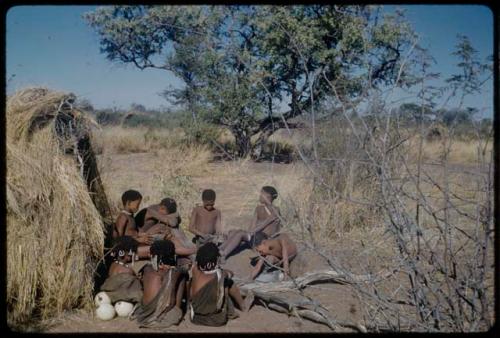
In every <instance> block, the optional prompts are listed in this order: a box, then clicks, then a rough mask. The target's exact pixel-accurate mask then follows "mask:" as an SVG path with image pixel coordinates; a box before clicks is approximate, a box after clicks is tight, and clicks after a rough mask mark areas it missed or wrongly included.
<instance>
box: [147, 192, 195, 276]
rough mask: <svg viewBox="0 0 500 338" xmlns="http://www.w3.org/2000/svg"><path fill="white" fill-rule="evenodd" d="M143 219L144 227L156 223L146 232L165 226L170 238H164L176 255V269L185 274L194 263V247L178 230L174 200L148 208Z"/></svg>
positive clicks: (168, 199)
mask: <svg viewBox="0 0 500 338" xmlns="http://www.w3.org/2000/svg"><path fill="white" fill-rule="evenodd" d="M144 219H145V222H144V227H147V226H151V224H154V222H157V223H156V224H155V225H152V226H151V228H150V229H148V231H150V230H153V229H154V227H157V226H158V225H160V224H164V225H166V226H167V227H166V229H167V230H168V233H169V234H171V236H170V237H168V236H167V237H168V238H167V237H164V238H165V239H170V240H171V241H172V242H173V243H174V245H175V253H176V254H177V255H178V257H177V267H178V268H179V269H180V270H181V271H183V272H184V273H187V272H188V271H189V269H190V268H191V265H192V262H193V261H194V253H195V252H196V246H195V245H194V244H193V243H192V242H191V241H190V240H189V239H188V238H187V236H186V234H185V233H184V231H182V229H181V228H180V223H181V218H180V216H179V213H178V212H177V203H176V202H175V200H174V199H173V198H164V199H163V200H162V201H161V202H160V204H159V205H157V206H150V207H148V208H147V213H146V214H145V217H144ZM148 222H149V223H148ZM162 231H163V230H162Z"/></svg>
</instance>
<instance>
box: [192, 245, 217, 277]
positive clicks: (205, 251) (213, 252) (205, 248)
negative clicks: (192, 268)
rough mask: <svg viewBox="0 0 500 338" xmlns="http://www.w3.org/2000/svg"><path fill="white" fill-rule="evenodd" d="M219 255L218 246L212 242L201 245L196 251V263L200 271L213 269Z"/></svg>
mask: <svg viewBox="0 0 500 338" xmlns="http://www.w3.org/2000/svg"><path fill="white" fill-rule="evenodd" d="M219 257H220V253H219V248H218V247H217V245H215V244H214V243H212V242H208V243H205V244H204V245H202V246H201V247H200V248H199V249H198V252H197V253H196V264H197V265H198V268H199V269H200V270H201V271H209V270H213V269H215V267H216V266H217V260H218V258H219Z"/></svg>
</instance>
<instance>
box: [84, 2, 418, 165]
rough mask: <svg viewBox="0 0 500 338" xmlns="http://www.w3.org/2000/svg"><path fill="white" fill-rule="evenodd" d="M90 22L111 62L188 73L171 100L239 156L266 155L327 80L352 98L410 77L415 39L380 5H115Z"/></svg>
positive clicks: (313, 103)
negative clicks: (219, 131)
mask: <svg viewBox="0 0 500 338" xmlns="http://www.w3.org/2000/svg"><path fill="white" fill-rule="evenodd" d="M85 18H86V20H87V21H88V23H89V24H90V25H91V27H93V28H94V29H95V30H96V31H97V33H98V34H99V37H100V42H101V52H102V53H104V54H106V56H107V58H108V59H110V60H112V61H117V62H124V63H132V64H134V65H135V66H136V67H138V68H139V69H145V68H156V69H161V70H166V71H169V72H172V73H173V74H175V75H176V76H177V77H178V78H180V79H181V80H182V81H183V83H184V87H183V88H180V89H178V88H175V89H167V90H165V91H164V92H163V94H164V96H165V97H166V98H167V99H168V100H170V101H171V102H174V103H176V104H182V105H184V106H185V108H187V110H189V111H190V112H191V114H192V117H193V123H194V125H195V126H196V124H197V122H198V121H201V122H209V123H212V124H216V125H221V126H224V127H226V128H228V129H229V130H230V131H231V132H232V133H233V135H234V136H235V139H236V145H237V149H238V155H239V156H246V155H247V154H249V153H250V152H253V153H254V154H255V155H256V156H259V154H260V152H261V150H262V145H263V144H264V143H265V141H266V140H267V138H268V137H269V136H271V135H272V133H274V132H275V131H276V130H278V129H280V128H284V127H285V126H286V125H288V127H294V126H295V125H294V124H293V123H291V122H290V120H291V119H293V118H294V117H296V116H298V115H301V114H304V113H305V112H308V111H313V110H314V108H315V107H317V106H318V105H320V104H321V102H322V100H323V99H324V98H325V97H326V95H327V93H329V92H330V88H328V85H327V81H326V79H329V80H330V81H335V83H336V84H341V86H340V88H342V90H341V93H340V95H343V96H356V95H359V93H360V92H361V91H362V90H364V89H365V88H367V87H376V86H380V85H388V84H392V83H394V82H395V81H396V79H399V81H400V84H402V83H405V81H406V79H407V77H408V75H409V74H407V72H406V71H404V72H402V73H399V72H398V70H399V69H400V68H399V66H400V65H401V62H402V60H403V55H404V51H405V50H407V49H408V48H409V47H410V45H411V43H412V40H413V38H414V36H413V33H412V31H411V29H410V27H409V25H408V24H407V23H406V21H405V20H404V17H403V16H402V15H401V14H400V13H397V14H396V15H393V16H389V15H384V16H380V15H379V12H378V11H377V10H376V8H375V7H372V6H337V5H334V6H324V5H322V6H319V5H314V6H112V7H101V8H98V9H97V10H95V11H94V12H91V13H87V14H86V15H85ZM367 74H369V75H370V76H366V75H367ZM367 78H369V79H370V80H369V82H367V80H366V79H367ZM284 103H288V105H289V110H288V111H285V112H278V111H277V109H276V107H277V106H283V104H284ZM200 124H201V123H200ZM257 134H259V137H258V141H257V143H256V144H255V145H254V149H252V145H251V142H250V139H251V137H252V136H254V135H257Z"/></svg>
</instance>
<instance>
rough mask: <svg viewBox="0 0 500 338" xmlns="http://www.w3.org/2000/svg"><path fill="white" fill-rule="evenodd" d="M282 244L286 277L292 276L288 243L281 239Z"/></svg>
mask: <svg viewBox="0 0 500 338" xmlns="http://www.w3.org/2000/svg"><path fill="white" fill-rule="evenodd" d="M280 244H281V255H282V257H283V258H282V261H283V269H284V270H285V277H288V276H290V265H289V262H288V249H287V243H286V241H285V240H283V239H280Z"/></svg>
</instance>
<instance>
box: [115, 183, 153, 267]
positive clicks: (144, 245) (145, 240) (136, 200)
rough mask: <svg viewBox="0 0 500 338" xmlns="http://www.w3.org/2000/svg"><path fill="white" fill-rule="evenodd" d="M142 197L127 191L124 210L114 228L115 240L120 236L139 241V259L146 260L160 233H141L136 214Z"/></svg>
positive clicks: (123, 197)
mask: <svg viewBox="0 0 500 338" xmlns="http://www.w3.org/2000/svg"><path fill="white" fill-rule="evenodd" d="M141 201H142V195H141V194H140V193H139V192H138V191H136V190H127V191H125V192H124V193H123V195H122V203H123V210H122V211H121V212H120V214H119V215H118V218H117V219H116V222H115V226H114V228H113V238H118V237H120V236H130V237H132V238H134V239H135V240H137V242H138V243H139V248H138V249H137V255H138V256H139V258H146V257H148V255H149V245H150V244H151V243H152V242H153V238H154V237H153V236H154V235H155V234H157V233H159V229H149V230H148V231H140V229H139V228H138V227H137V225H136V223H135V219H134V213H136V212H137V210H139V206H140V204H141Z"/></svg>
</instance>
